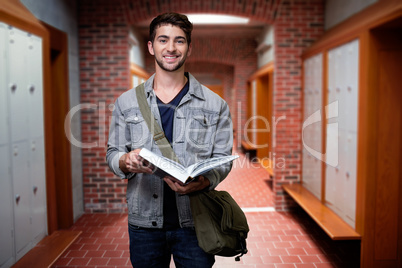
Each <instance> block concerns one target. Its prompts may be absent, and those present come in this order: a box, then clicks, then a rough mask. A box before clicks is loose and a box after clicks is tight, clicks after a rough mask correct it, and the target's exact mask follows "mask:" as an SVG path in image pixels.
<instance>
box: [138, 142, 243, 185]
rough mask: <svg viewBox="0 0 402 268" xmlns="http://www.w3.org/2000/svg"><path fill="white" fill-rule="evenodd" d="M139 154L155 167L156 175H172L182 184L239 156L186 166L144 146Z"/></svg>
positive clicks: (208, 160) (223, 157)
mask: <svg viewBox="0 0 402 268" xmlns="http://www.w3.org/2000/svg"><path fill="white" fill-rule="evenodd" d="M139 155H140V156H141V157H142V158H144V159H145V160H147V161H148V162H149V163H151V164H152V165H153V166H154V167H155V168H154V174H155V175H157V176H159V177H161V178H163V177H166V176H171V177H174V178H176V179H177V180H178V181H179V182H181V183H182V184H187V183H189V182H190V181H192V180H193V179H194V178H196V177H197V176H199V175H202V174H204V173H206V172H208V171H210V170H211V169H214V168H216V167H218V166H220V165H223V164H225V163H229V162H231V161H233V160H235V159H236V158H238V157H239V156H238V155H228V156H221V157H214V158H209V159H206V160H203V161H201V162H198V163H195V164H193V165H191V166H189V167H184V166H182V165H181V164H179V163H177V162H175V161H173V160H171V159H169V158H166V157H164V156H160V155H157V154H154V153H153V152H151V151H150V150H148V149H146V148H142V149H141V151H140V153H139Z"/></svg>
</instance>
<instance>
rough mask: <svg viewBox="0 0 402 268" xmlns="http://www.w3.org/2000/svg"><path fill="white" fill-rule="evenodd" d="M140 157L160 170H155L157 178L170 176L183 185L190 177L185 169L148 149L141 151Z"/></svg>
mask: <svg viewBox="0 0 402 268" xmlns="http://www.w3.org/2000/svg"><path fill="white" fill-rule="evenodd" d="M139 155H140V156H141V157H142V158H144V159H145V160H147V161H148V162H150V163H151V164H152V165H154V166H155V167H156V168H157V169H159V170H154V174H155V175H157V176H160V177H164V176H167V175H170V176H172V177H174V178H176V179H178V180H179V181H181V182H183V183H185V181H186V180H187V179H188V177H189V174H188V173H187V170H186V168H185V167H183V166H182V165H181V164H179V163H177V162H175V161H173V160H171V159H169V158H166V157H164V156H160V155H157V154H155V153H153V152H151V151H150V150H148V149H146V148H143V149H141V151H140V153H139ZM160 170H162V171H163V172H161V171H160ZM165 173H166V174H165Z"/></svg>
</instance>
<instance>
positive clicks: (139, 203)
mask: <svg viewBox="0 0 402 268" xmlns="http://www.w3.org/2000/svg"><path fill="white" fill-rule="evenodd" d="M154 77H155V75H153V76H151V77H150V78H149V79H148V80H147V81H146V82H145V94H146V97H147V101H148V105H149V106H150V107H151V111H152V113H153V115H154V117H155V119H156V120H157V122H158V124H159V125H160V126H161V118H160V114H159V109H158V106H157V102H156V95H155V93H154V90H153V81H154ZM188 77H189V83H190V88H189V91H188V93H187V94H186V95H185V96H184V97H183V98H182V100H181V102H180V104H179V105H178V106H177V107H176V110H175V116H174V123H173V125H174V126H173V140H172V147H173V150H174V151H175V153H176V155H177V157H178V158H179V161H180V163H181V164H182V165H184V166H189V165H191V164H194V163H196V162H198V161H200V160H203V159H207V158H211V157H218V156H226V155H231V154H232V145H233V126H232V120H231V116H230V112H229V107H228V105H227V103H226V102H225V101H224V100H223V99H222V98H220V97H219V96H218V95H216V94H215V93H213V92H212V91H211V90H209V89H208V88H206V87H205V86H203V85H201V84H200V83H199V82H198V81H197V80H196V79H195V78H194V77H193V76H192V75H191V74H188ZM161 128H162V126H161ZM143 147H145V148H147V149H149V150H151V151H152V152H154V153H156V154H159V155H161V152H160V150H159V148H158V145H157V144H156V143H155V141H154V139H153V137H152V135H151V134H150V131H149V129H148V126H147V124H146V122H145V121H144V119H143V117H142V115H141V112H140V109H139V106H138V102H137V98H136V93H135V89H131V90H128V91H126V92H125V93H123V94H122V95H121V96H120V97H119V98H118V99H117V100H116V102H115V106H114V110H113V116H112V120H111V125H110V130H109V140H108V147H107V154H106V159H107V162H108V165H109V167H110V169H111V170H112V171H113V172H114V173H115V174H116V175H117V176H119V177H120V178H122V179H128V184H127V204H128V221H129V223H130V224H132V225H136V226H139V227H146V228H162V227H163V226H162V225H163V187H168V186H167V185H166V184H164V181H163V180H162V179H161V178H159V177H157V176H156V175H153V174H145V173H137V174H135V173H131V174H124V173H123V172H122V171H121V170H120V168H119V159H120V157H121V156H122V155H123V154H125V153H128V152H130V151H131V150H134V149H137V148H143ZM231 168H232V164H226V165H222V166H220V167H219V168H216V169H213V170H211V171H209V172H208V173H206V174H204V176H205V177H206V178H207V179H208V180H209V181H210V186H209V189H210V190H212V189H214V188H215V187H216V186H217V185H218V184H219V183H220V182H221V181H222V180H223V179H224V178H225V177H226V176H227V175H228V173H229V171H230V170H231ZM176 205H177V208H178V212H179V222H180V226H181V227H192V226H194V223H193V219H192V215H191V210H190V201H189V197H188V196H187V195H178V194H177V193H176Z"/></svg>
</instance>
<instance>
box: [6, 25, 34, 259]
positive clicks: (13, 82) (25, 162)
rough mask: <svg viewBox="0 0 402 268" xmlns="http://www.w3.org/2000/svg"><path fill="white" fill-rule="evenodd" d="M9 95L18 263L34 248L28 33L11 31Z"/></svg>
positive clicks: (9, 43)
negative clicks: (27, 66) (27, 55)
mask: <svg viewBox="0 0 402 268" xmlns="http://www.w3.org/2000/svg"><path fill="white" fill-rule="evenodd" d="M8 34H9V38H8V55H9V61H8V66H9V76H8V85H9V87H8V91H9V94H8V95H9V105H10V114H9V115H10V116H9V118H10V131H11V133H10V140H11V144H12V148H11V151H12V162H11V166H12V180H13V190H14V197H13V199H14V202H13V203H14V230H15V251H16V260H18V259H19V258H21V257H22V256H23V255H24V254H25V253H26V252H28V251H29V249H30V248H31V241H32V239H31V220H32V219H31V203H32V200H31V189H32V188H31V187H32V186H31V183H30V179H29V176H30V174H29V173H30V172H29V146H30V144H29V125H28V110H27V106H28V88H27V75H28V74H27V72H26V65H27V61H26V54H27V51H28V42H29V37H28V34H27V33H26V32H23V31H21V30H18V29H15V28H12V29H10V30H9V33H8Z"/></svg>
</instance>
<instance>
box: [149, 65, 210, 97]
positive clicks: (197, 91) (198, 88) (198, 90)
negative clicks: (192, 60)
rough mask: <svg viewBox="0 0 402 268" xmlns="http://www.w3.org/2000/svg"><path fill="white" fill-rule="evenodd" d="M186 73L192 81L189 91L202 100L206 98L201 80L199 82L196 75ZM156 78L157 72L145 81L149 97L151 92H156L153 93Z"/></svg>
mask: <svg viewBox="0 0 402 268" xmlns="http://www.w3.org/2000/svg"><path fill="white" fill-rule="evenodd" d="M186 75H188V76H187V77H188V80H189V83H190V88H189V91H188V93H189V94H191V95H193V96H194V97H197V98H199V99H201V100H205V97H204V92H203V91H202V85H201V84H200V82H198V81H197V79H195V77H194V76H193V75H192V74H190V73H188V72H186ZM154 79H155V74H153V75H152V76H151V77H150V78H149V79H148V80H147V81H145V93H146V95H147V97H148V96H149V95H150V94H154V93H153V84H154Z"/></svg>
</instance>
